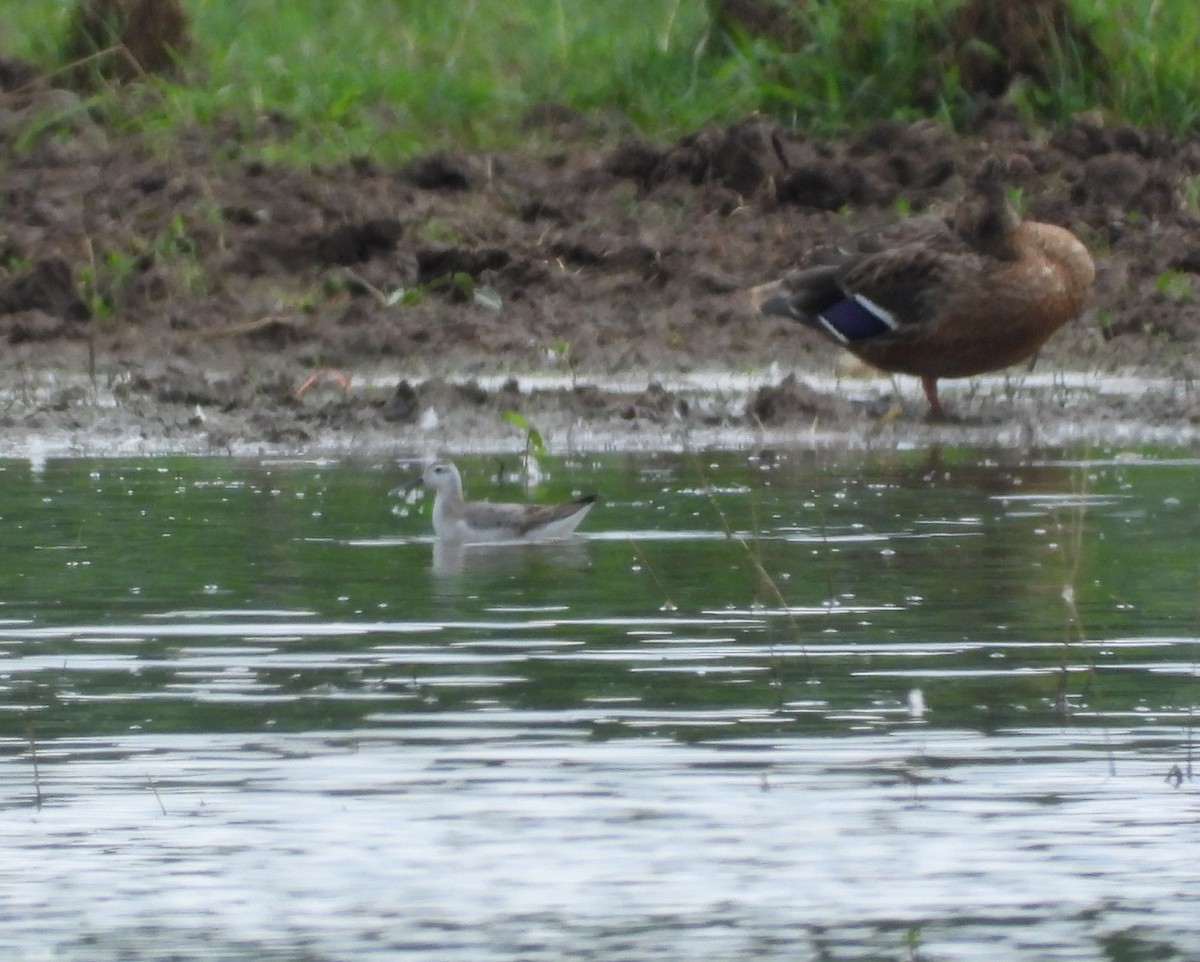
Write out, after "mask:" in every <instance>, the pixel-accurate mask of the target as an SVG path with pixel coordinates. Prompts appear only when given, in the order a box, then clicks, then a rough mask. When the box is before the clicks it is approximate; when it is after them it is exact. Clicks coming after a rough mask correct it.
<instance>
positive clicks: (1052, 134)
mask: <svg viewBox="0 0 1200 962" xmlns="http://www.w3.org/2000/svg"><path fill="white" fill-rule="evenodd" d="M10 74H13V75H17V74H19V71H18V70H17V69H16V67H12V68H11V69H7V70H5V71H0V77H4V76H8V75H10ZM72 96H73V95H70V94H67V93H65V92H63V91H55V90H38V89H30V88H26V89H25V91H24V92H23V93H20V94H17V93H8V94H4V95H2V96H0V157H3V165H2V168H0V169H2V175H0V176H2V184H3V194H2V196H3V207H2V208H0V211H2V213H0V218H2V219H0V339H2V341H0V343H2V344H3V350H2V351H0V372H2V374H0V376H2V378H3V380H2V382H0V397H2V399H3V400H2V406H0V418H2V419H3V427H4V430H3V432H2V434H3V439H4V440H3V444H4V446H5V449H6V450H7V451H9V452H12V453H19V452H20V451H22V450H23V448H24V447H25V446H28V445H30V444H32V445H35V446H36V445H41V446H43V447H47V446H48V447H49V448H50V449H52V450H56V451H57V450H63V451H67V452H76V453H107V452H114V453H133V452H155V451H194V452H225V451H230V452H234V453H252V452H257V451H294V452H314V451H320V452H346V453H363V454H373V453H381V454H388V455H391V454H396V455H404V454H411V455H414V456H420V455H422V454H426V453H429V452H430V451H431V450H435V449H441V450H447V451H453V450H461V449H464V448H492V447H494V448H505V447H507V448H509V449H512V448H516V447H519V446H520V445H521V444H522V443H523V433H522V430H521V429H520V428H519V427H517V426H516V425H515V424H514V423H513V420H512V419H506V418H505V416H504V415H505V414H506V413H507V412H518V413H520V414H521V416H522V417H523V418H524V421H525V424H526V425H529V426H533V427H536V429H537V430H538V431H539V432H540V433H541V434H542V435H543V437H544V438H545V440H546V442H547V444H548V446H549V448H550V450H551V451H552V452H562V451H564V450H566V449H568V448H570V447H575V448H585V447H590V448H621V447H654V446H677V445H681V444H682V445H694V446H697V447H698V446H703V445H708V444H726V445H728V444H747V443H748V444H755V443H769V444H801V445H803V444H827V445H847V446H861V445H873V444H879V445H897V444H901V445H902V444H926V443H952V444H953V443H978V444H999V445H1014V444H1038V443H1059V442H1068V441H1072V440H1088V441H1095V442H1097V443H1104V444H1114V445H1134V444H1138V443H1141V442H1150V443H1158V442H1168V443H1173V442H1178V443H1189V444H1190V443H1194V442H1195V441H1196V440H1197V438H1198V437H1200V393H1198V390H1197V376H1198V375H1200V360H1198V356H1197V347H1198V345H1200V301H1198V299H1197V271H1198V270H1200V213H1198V208H1200V143H1198V142H1195V141H1190V140H1181V139H1173V138H1171V137H1168V136H1165V135H1162V134H1158V133H1154V132H1149V131H1143V130H1138V129H1135V128H1133V127H1129V126H1124V125H1112V124H1105V123H1103V122H1102V121H1101V120H1100V119H1099V118H1097V117H1091V116H1085V117H1081V118H1079V119H1078V120H1077V121H1076V122H1074V123H1072V124H1070V125H1068V126H1065V127H1063V128H1060V129H1056V130H1050V131H1044V130H1034V129H1030V128H1029V127H1027V126H1026V125H1025V124H1024V123H1023V122H1022V121H1021V119H1020V118H1019V117H1018V116H1016V115H1015V114H1014V113H1012V112H1011V111H1010V110H1008V109H1007V108H1006V107H1004V106H1003V105H1001V104H991V105H988V106H985V107H984V108H981V110H980V112H979V115H978V117H977V118H976V122H975V124H974V129H973V130H971V131H970V132H968V133H964V134H953V133H950V132H948V131H946V130H944V129H943V128H941V127H938V126H937V125H934V124H932V123H916V124H899V123H887V124H880V125H877V126H876V127H874V128H872V129H870V130H868V131H867V132H865V133H863V134H862V135H860V136H857V137H852V138H847V139H845V140H839V141H830V140H824V139H819V138H815V137H810V136H807V135H806V134H805V133H804V132H803V131H797V130H793V129H788V128H785V127H782V126H779V125H777V124H774V123H771V122H768V121H766V120H763V119H759V118H749V119H747V120H746V121H744V122H742V123H739V124H735V125H732V126H730V127H713V128H708V129H704V130H700V131H696V132H693V133H690V134H688V135H686V136H683V137H681V138H679V139H678V140H677V141H675V142H673V143H654V142H650V141H647V140H645V139H643V138H640V137H636V136H626V137H623V138H619V137H611V138H608V139H603V138H601V139H598V138H597V137H596V136H595V132H594V130H593V129H592V128H591V126H590V124H589V120H588V118H585V117H581V116H577V115H574V114H572V113H571V112H570V111H567V110H564V109H563V108H556V109H550V107H549V106H548V107H546V108H545V109H543V110H540V111H538V112H535V114H533V115H531V118H530V125H531V131H533V132H536V135H537V137H536V139H537V141H538V143H539V144H541V145H542V147H540V148H539V149H538V150H532V149H531V150H528V151H518V150H514V151H498V152H465V151H464V152H443V153H438V154H433V155H430V156H426V157H421V158H417V159H415V160H413V161H411V162H409V163H405V164H400V165H396V166H394V167H389V166H385V165H381V164H378V163H376V162H374V161H371V160H368V159H350V160H347V161H346V162H345V163H343V164H339V165H336V166H331V167H321V168H306V169H297V168H295V167H286V166H276V165H272V164H269V163H266V162H264V161H263V160H261V159H259V158H260V157H261V155H262V150H261V148H262V147H263V145H264V144H266V143H269V142H270V141H271V140H272V139H273V138H277V137H279V136H280V135H282V134H286V131H287V123H288V121H287V119H286V118H282V117H274V116H264V117H263V118H262V119H261V122H260V124H259V125H258V127H256V128H255V129H251V130H247V129H241V128H235V127H233V126H231V125H224V124H217V125H216V126H214V127H212V128H209V129H195V130H190V131H186V132H184V133H183V134H181V135H180V136H179V137H178V138H177V139H176V140H174V141H172V142H170V143H159V142H156V143H147V142H146V141H144V140H139V139H136V138H133V137H130V136H127V135H124V134H121V133H119V132H117V131H114V130H110V129H107V128H106V127H105V126H103V124H102V123H100V122H98V121H97V120H96V119H94V118H93V117H92V116H91V115H90V114H89V113H88V112H87V111H86V110H82V109H78V103H77V102H74V103H73V102H72V100H71V98H72ZM48 116H49V117H50V118H51V119H47V117H48ZM547 144H549V145H550V146H546V145H547ZM992 154H995V155H999V156H1000V157H1001V158H1003V160H1004V162H1005V164H1006V167H1007V169H1008V171H1009V172H1010V177H1011V186H1012V188H1013V190H1014V191H1015V192H1016V196H1017V197H1018V199H1019V202H1020V204H1021V205H1022V207H1023V208H1024V211H1025V213H1026V214H1027V216H1030V217H1033V218H1036V219H1038V220H1044V221H1049V222H1051V223H1056V224H1061V225H1063V226H1066V227H1068V228H1070V229H1071V230H1073V231H1074V232H1075V233H1076V234H1077V235H1078V236H1079V237H1080V238H1081V239H1083V240H1084V241H1085V243H1087V245H1088V246H1089V248H1090V249H1091V250H1092V252H1093V255H1094V257H1095V259H1096V262H1097V268H1098V275H1097V280H1096V285H1095V290H1094V294H1093V297H1092V302H1091V304H1090V305H1089V307H1088V309H1087V310H1086V311H1085V313H1084V314H1083V315H1082V316H1081V317H1080V318H1078V319H1077V320H1075V321H1073V322H1071V323H1070V324H1069V325H1068V326H1067V327H1065V328H1064V329H1063V330H1062V331H1060V332H1059V333H1058V334H1057V335H1055V336H1054V337H1053V338H1052V339H1051V341H1050V342H1049V343H1048V344H1047V345H1046V347H1045V348H1044V349H1043V351H1042V352H1041V354H1040V356H1039V357H1038V358H1037V359H1036V361H1035V363H1033V364H1032V365H1026V366H1021V367H1018V368H1013V369H1011V370H1009V371H1008V372H1005V373H1003V374H1001V375H998V376H993V377H988V378H982V379H969V380H964V381H947V382H943V393H944V398H945V401H946V403H947V407H948V408H949V409H950V410H952V411H953V412H954V414H955V415H956V416H957V420H956V421H955V422H952V423H949V424H937V425H935V424H930V423H929V422H928V421H927V420H926V417H925V406H924V403H923V402H922V401H921V398H920V393H919V390H918V386H917V385H916V384H915V383H914V382H912V380H911V379H907V378H895V379H893V378H889V377H886V376H880V375H877V374H874V373H872V372H870V371H867V370H865V369H863V368H862V367H861V366H860V365H857V364H855V363H851V362H850V361H849V360H848V359H847V358H846V357H845V355H844V354H843V353H842V352H840V351H839V350H838V349H837V348H836V347H834V346H831V345H829V344H826V343H824V342H822V341H820V340H819V339H818V338H817V337H815V336H814V335H811V334H809V333H807V332H806V331H804V330H802V329H799V328H797V327H796V326H795V325H792V324H789V323H788V322H787V321H785V320H781V319H775V318H767V317H763V316H760V315H759V314H757V313H756V312H755V311H754V309H753V308H752V306H751V304H750V302H749V300H748V297H747V291H748V290H749V289H750V288H752V287H753V286H754V285H757V284H761V283H763V282H766V281H769V280H772V279H774V278H776V277H778V276H779V275H780V274H782V273H784V272H785V271H787V270H789V269H791V268H793V267H795V266H796V265H798V264H801V263H803V262H804V261H805V259H806V257H808V256H810V254H811V253H812V252H813V251H815V250H819V249H820V248H822V247H827V246H828V245H831V244H837V243H838V242H839V241H841V240H843V239H845V238H846V237H848V236H849V235H851V234H853V233H855V232H857V231H860V230H862V229H864V228H873V227H878V226H880V225H883V224H886V223H889V222H892V221H894V220H896V219H898V218H900V217H903V216H908V215H910V214H918V213H926V212H941V211H949V210H950V209H951V207H952V205H953V203H954V201H955V199H956V198H957V197H958V196H959V195H960V194H961V191H962V188H963V182H964V178H965V177H968V176H970V174H971V173H972V171H974V170H975V168H976V167H977V166H978V165H979V163H980V162H981V161H982V160H983V158H985V157H986V156H988V155H992Z"/></svg>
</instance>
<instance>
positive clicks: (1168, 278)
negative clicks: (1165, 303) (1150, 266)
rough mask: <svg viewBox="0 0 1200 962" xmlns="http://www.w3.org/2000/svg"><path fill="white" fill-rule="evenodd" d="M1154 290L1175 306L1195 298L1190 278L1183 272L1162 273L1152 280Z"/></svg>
mask: <svg viewBox="0 0 1200 962" xmlns="http://www.w3.org/2000/svg"><path fill="white" fill-rule="evenodd" d="M1154 289H1155V290H1156V291H1158V293H1160V294H1162V295H1163V296H1164V297H1166V298H1167V299H1168V300H1170V301H1173V302H1175V303H1176V304H1182V303H1185V302H1188V301H1191V300H1192V299H1193V298H1194V297H1195V291H1194V289H1193V288H1192V278H1191V276H1190V275H1189V274H1186V273H1184V272H1183V271H1177V270H1167V271H1163V272H1162V273H1161V274H1159V275H1158V277H1156V278H1155V279H1154Z"/></svg>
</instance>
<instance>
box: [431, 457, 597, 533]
mask: <svg viewBox="0 0 1200 962" xmlns="http://www.w3.org/2000/svg"><path fill="white" fill-rule="evenodd" d="M420 480H421V482H422V483H423V484H424V485H425V486H426V487H428V488H431V489H432V490H433V491H434V499H433V533H434V535H435V536H436V537H437V538H438V539H439V540H442V541H448V542H454V543H457V544H494V543H496V542H537V541H558V540H562V539H564V538H568V537H570V536H571V535H572V534H574V532H575V529H576V528H577V527H579V524H580V522H582V521H583V519H584V518H586V517H587V515H588V512H589V511H591V510H592V508H593V507H594V506H595V504H596V500H597V496H596V495H595V494H589V495H585V496H584V497H581V498H575V499H573V500H571V501H563V502H560V503H558V504H505V503H498V502H492V501H468V500H466V497H465V496H464V494H463V483H462V475H461V474H460V473H459V470H458V468H457V467H456V466H455V464H454V462H452V461H446V460H440V461H433V462H431V463H429V464H427V465H425V467H424V469H423V470H422V472H421V478H420Z"/></svg>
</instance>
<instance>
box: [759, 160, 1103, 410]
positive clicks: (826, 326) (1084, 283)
mask: <svg viewBox="0 0 1200 962" xmlns="http://www.w3.org/2000/svg"><path fill="white" fill-rule="evenodd" d="M1003 169H1004V168H1003V162H1002V161H1001V160H1000V159H999V158H996V157H990V158H988V160H986V161H985V162H984V163H983V164H982V165H981V167H980V168H979V170H978V172H977V173H976V175H975V177H974V178H973V180H972V181H971V182H970V183H969V184H968V186H967V190H966V192H965V193H964V195H963V197H962V199H961V200H960V201H959V202H958V204H957V206H956V208H955V210H954V214H953V217H951V218H936V217H928V216H926V217H916V218H910V219H909V220H906V221H900V222H898V223H897V224H893V225H890V226H889V227H887V228H884V229H883V230H882V231H880V232H876V233H873V234H864V235H862V236H860V237H857V238H855V239H854V240H853V241H852V243H851V244H850V245H849V246H848V247H846V248H840V249H837V250H835V251H826V252H825V253H824V256H822V257H820V258H819V259H818V260H817V261H816V263H814V264H813V265H812V266H809V267H806V268H804V269H802V270H798V271H795V272H793V273H791V274H788V275H786V276H785V277H783V278H782V279H780V280H778V281H775V282H773V283H770V284H764V285H761V286H759V287H757V288H754V289H753V290H752V292H751V297H752V301H753V302H754V303H756V304H757V306H758V309H759V311H760V312H761V313H763V314H768V315H775V316H780V317H785V318H787V319H789V320H792V321H796V322H798V323H800V324H802V325H804V326H805V327H807V328H810V329H811V330H813V331H816V332H817V333H818V334H821V335H822V336H824V337H825V338H826V339H827V340H830V341H832V342H834V343H836V344H838V345H840V346H841V347H843V348H845V349H846V350H847V351H849V352H850V353H852V354H854V355H856V356H857V357H858V358H860V359H861V360H863V361H865V362H866V363H867V364H868V365H871V366H872V367H875V368H878V369H880V370H883V371H887V372H890V373H898V374H910V375H915V376H916V377H919V378H920V379H921V385H922V387H923V389H924V393H925V398H926V400H927V401H928V404H929V415H930V417H931V418H932V419H934V420H948V419H949V418H948V417H947V414H946V411H945V408H944V407H943V406H942V403H941V400H940V398H939V397H938V381H939V380H940V379H942V378H959V377H971V376H972V375H976V374H983V373H986V372H989V371H998V370H1001V369H1003V368H1006V367H1010V366H1012V365H1014V364H1018V363H1020V362H1021V361H1024V360H1026V359H1028V358H1031V357H1033V356H1034V355H1035V354H1036V353H1037V352H1038V351H1039V349H1040V348H1041V347H1042V345H1043V344H1044V343H1045V342H1046V341H1047V340H1048V339H1049V338H1050V336H1051V335H1053V334H1054V333H1055V332H1056V331H1057V330H1058V329H1059V328H1061V327H1062V326H1063V325H1064V324H1066V323H1067V322H1068V321H1070V320H1072V319H1073V318H1075V317H1077V316H1078V315H1079V314H1080V313H1081V312H1082V310H1083V309H1084V306H1085V305H1086V303H1087V300H1088V295H1089V292H1090V291H1091V287H1092V281H1093V280H1094V278H1095V273H1096V269H1095V264H1094V263H1093V261H1092V256H1091V254H1090V253H1089V252H1088V249H1087V246H1086V245H1085V244H1084V243H1083V242H1082V241H1081V240H1080V239H1079V238H1078V237H1076V236H1075V235H1074V234H1073V233H1071V231H1069V230H1067V229H1066V228H1063V227H1059V226H1057V225H1054V224H1046V223H1041V222H1038V221H1032V220H1023V219H1022V218H1021V216H1020V215H1019V214H1018V213H1017V211H1016V209H1015V208H1014V206H1013V205H1012V203H1011V201H1010V200H1009V196H1008V193H1007V191H1006V189H1005V185H1004V183H1003Z"/></svg>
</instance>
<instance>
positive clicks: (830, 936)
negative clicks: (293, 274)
mask: <svg viewBox="0 0 1200 962" xmlns="http://www.w3.org/2000/svg"><path fill="white" fill-rule="evenodd" d="M460 466H461V467H462V468H463V469H464V474H465V475H466V479H467V483H468V487H469V488H471V489H473V490H474V491H475V492H477V493H482V492H493V493H496V494H497V495H500V496H506V497H519V496H520V491H519V489H518V488H515V487H514V486H512V485H511V484H509V485H497V484H495V483H494V482H493V481H492V479H491V477H490V476H491V474H492V473H493V472H494V471H495V470H496V467H497V461H496V459H494V458H487V459H484V458H478V459H463V460H461V461H460ZM509 466H510V467H511V466H512V462H511V461H510V462H509ZM2 468H3V470H0V505H2V516H0V528H2V530H3V532H4V542H5V563H4V566H3V568H2V569H0V722H2V724H3V727H2V728H0V733H2V734H3V739H2V740H0V747H2V750H3V751H2V754H0V809H2V817H0V851H3V855H4V862H3V865H4V869H3V871H2V872H0V955H2V957H3V958H5V959H10V958H11V959H22V960H24V959H36V960H40V959H54V960H123V962H124V960H142V959H145V960H150V959H155V960H158V959H164V958H179V959H206V960H207V959H214V960H215V959H222V960H224V959H269V960H305V962H309V960H351V959H353V960H360V959H393V958H397V957H413V958H429V959H446V960H450V959H454V960H458V959H464V960H466V959H471V960H479V959H482V960H489V959H523V960H524V959H532V960H543V959H544V960H551V959H555V960H556V959H568V958H570V959H576V958H579V959H597V960H601V959H602V960H605V962H609V960H623V959H629V960H641V959H652V958H653V959H696V958H704V959H709V960H726V959H730V960H732V959H807V958H821V959H838V960H841V959H853V960H866V959H914V958H920V959H955V960H972V959H980V960H983V959H987V960H995V959H1002V960H1006V959H1014V960H1015V959H1022V960H1025V959H1029V958H1064V959H1097V960H1099V959H1113V960H1134V959H1148V958H1155V959H1175V958H1178V959H1192V958H1197V957H1200V868H1198V866H1200V840H1198V838H1197V830H1196V815H1197V784H1196V782H1195V781H1194V780H1193V778H1194V767H1193V757H1192V756H1193V747H1192V737H1193V736H1192V732H1193V730H1194V727H1193V720H1194V719H1193V712H1194V706H1195V705H1196V703H1197V696H1198V694H1200V686H1198V684H1197V658H1198V656H1200V637H1198V635H1200V600H1198V597H1197V594H1198V592H1197V589H1198V587H1200V552H1198V551H1197V548H1196V545H1197V543H1198V541H1200V484H1197V480H1198V477H1200V458H1197V457H1196V456H1195V454H1194V452H1192V453H1190V454H1189V453H1188V452H1178V451H1175V452H1166V451H1146V452H1140V453H1130V452H1081V451H1073V452H1065V453H1064V452H1034V453H1032V454H1028V453H1027V454H1024V455H1022V456H1019V457H1018V456H1017V455H1015V454H989V453H986V452H984V453H981V452H977V451H969V450H962V451H944V452H938V453H930V452H919V451H913V452H900V453H895V454H891V455H874V456H872V457H869V458H856V459H853V460H837V459H835V458H833V457H832V456H830V455H828V454H823V455H814V454H807V453H802V452H782V453H777V454H774V455H761V456H750V455H746V454H744V453H743V454H734V453H723V454H719V455H670V456H667V455H657V456H655V455H637V456H606V457H600V458H594V457H588V458H576V459H568V460H560V461H554V462H551V463H550V464H549V468H550V477H549V479H548V480H547V481H546V482H544V483H543V485H542V487H541V489H540V490H539V492H538V494H539V496H543V497H545V498H548V499H549V498H554V497H565V496H567V495H568V494H570V493H571V492H572V491H574V490H579V489H585V490H586V489H591V488H593V487H595V488H598V489H599V490H600V491H601V492H602V494H603V496H604V498H605V503H604V504H603V506H602V507H600V508H598V509H597V510H596V511H595V512H593V514H592V515H591V517H590V518H589V519H588V521H587V523H586V526H585V536H584V537H582V538H580V539H578V540H576V541H574V542H571V543H568V544H564V545H557V546H542V547H526V548H516V549H512V548H508V549H499V548H479V549H471V550H468V551H466V552H459V553H455V552H447V551H444V550H441V549H439V548H438V547H437V546H436V545H434V544H433V543H432V542H431V540H430V539H429V537H428V532H427V529H428V517H427V508H428V505H427V504H426V505H424V507H422V506H421V505H419V504H418V505H406V504H405V503H404V502H403V501H402V500H399V499H398V498H396V497H395V496H391V495H389V491H390V490H391V489H393V488H394V487H395V486H396V485H397V484H398V483H400V481H401V480H403V478H402V475H401V473H400V472H399V470H398V469H397V468H396V467H395V466H394V465H392V464H388V463H373V462H360V463H350V462H328V463H312V462H287V461H279V462H249V461H232V460H216V459H212V460H204V459H162V460H140V461H119V460H113V461H104V460H95V461H78V460H76V461H71V460H63V461H55V460H51V461H49V462H47V463H45V464H34V465H32V466H31V465H30V464H28V463H25V462H15V461H10V462H4V463H3V465H2ZM393 507H394V508H395V511H394V512H393V511H392V510H390V509H391V508H393ZM423 511H424V512H425V513H422V512H423Z"/></svg>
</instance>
